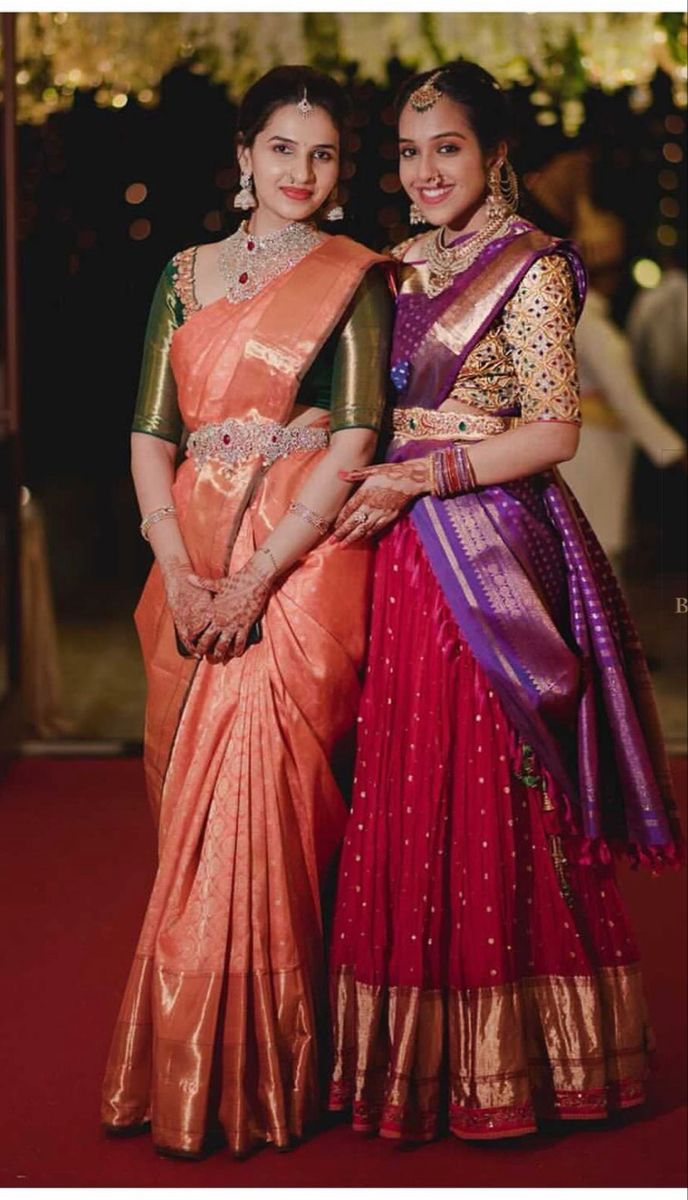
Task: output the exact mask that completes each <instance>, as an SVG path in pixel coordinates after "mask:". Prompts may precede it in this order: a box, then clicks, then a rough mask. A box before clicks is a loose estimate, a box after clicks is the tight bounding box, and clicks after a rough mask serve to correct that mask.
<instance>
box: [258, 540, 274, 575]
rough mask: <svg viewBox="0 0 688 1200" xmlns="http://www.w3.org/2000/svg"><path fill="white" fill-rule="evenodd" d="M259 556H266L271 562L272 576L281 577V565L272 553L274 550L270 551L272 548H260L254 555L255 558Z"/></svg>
mask: <svg viewBox="0 0 688 1200" xmlns="http://www.w3.org/2000/svg"><path fill="white" fill-rule="evenodd" d="M258 554H262V555H264V557H265V558H266V559H267V560H268V561H269V563H270V567H271V570H270V574H271V575H272V574H275V575H279V573H280V567H279V563H278V562H277V559H276V558H275V556H274V554H273V553H272V550H271V549H270V547H269V546H259V547H258V549H257V550H256V552H255V554H254V558H255V557H256V555H258ZM265 578H267V576H265Z"/></svg>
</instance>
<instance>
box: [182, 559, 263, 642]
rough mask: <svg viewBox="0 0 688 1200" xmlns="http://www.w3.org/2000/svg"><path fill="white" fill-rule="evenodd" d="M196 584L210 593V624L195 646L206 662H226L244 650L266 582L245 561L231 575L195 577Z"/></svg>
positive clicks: (260, 606) (261, 601)
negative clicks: (212, 577)
mask: <svg viewBox="0 0 688 1200" xmlns="http://www.w3.org/2000/svg"><path fill="white" fill-rule="evenodd" d="M198 586H199V587H202V588H204V589H206V590H207V591H212V592H213V598H212V601H211V604H212V619H211V623H210V625H209V627H208V629H207V630H206V632H205V633H204V634H203V636H202V637H201V638H199V640H198V643H197V647H198V650H199V651H200V653H201V654H204V655H205V656H206V657H207V658H208V661H209V662H212V663H219V662H226V661H227V659H228V658H236V657H239V656H240V655H241V654H243V652H244V650H245V649H246V642H247V639H248V635H249V632H250V630H251V626H252V625H253V624H254V623H255V621H256V620H257V619H258V617H259V616H260V614H261V613H262V611H263V609H264V608H265V602H266V600H267V598H268V596H269V594H270V582H269V581H268V579H267V578H266V577H265V576H264V575H262V574H261V573H260V572H259V571H258V570H257V569H256V568H255V567H254V566H253V564H252V563H250V562H248V563H246V565H245V566H244V567H242V568H241V570H240V571H237V572H235V574H234V575H229V576H226V577H224V578H222V579H199V580H198Z"/></svg>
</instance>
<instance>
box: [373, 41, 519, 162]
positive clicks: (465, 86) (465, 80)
mask: <svg viewBox="0 0 688 1200" xmlns="http://www.w3.org/2000/svg"><path fill="white" fill-rule="evenodd" d="M433 76H434V78H433ZM428 79H432V82H433V84H434V86H435V87H436V88H437V90H438V92H442V94H443V95H445V96H448V97H449V99H450V100H453V101H454V103H455V104H460V105H461V106H462V107H463V108H464V109H465V110H466V115H467V117H468V121H469V124H470V126H471V129H472V130H473V132H474V134H475V136H476V137H477V139H478V141H479V142H480V145H481V147H482V149H483V150H484V151H485V152H487V151H489V150H492V149H493V148H494V147H495V146H496V145H497V143H498V142H502V141H508V140H509V135H510V132H511V120H510V113H509V102H508V99H507V96H506V93H505V91H504V89H503V88H502V87H501V86H500V84H499V83H498V82H497V80H496V79H495V78H494V76H493V75H490V72H489V71H485V70H484V68H483V67H480V66H478V63H474V62H468V60H467V59H464V58H459V59H457V60H456V62H450V63H446V64H445V65H444V66H443V67H439V68H437V69H436V70H435V71H423V72H422V74H420V75H414V76H413V78H412V79H408V80H407V81H406V83H405V84H404V85H403V86H402V87H401V88H400V90H399V92H398V93H397V97H396V101H395V107H396V111H397V115H399V114H400V113H401V111H402V109H404V108H405V107H406V105H407V104H408V102H409V100H410V99H411V96H412V94H413V93H414V92H415V91H416V89H417V88H419V87H421V86H422V85H423V84H424V83H427V81H428Z"/></svg>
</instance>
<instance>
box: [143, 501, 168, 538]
mask: <svg viewBox="0 0 688 1200" xmlns="http://www.w3.org/2000/svg"><path fill="white" fill-rule="evenodd" d="M176 515H177V510H176V508H175V506H174V504H166V505H165V506H164V508H154V509H153V511H152V512H149V513H147V514H146V516H145V517H144V518H143V520H142V522H141V524H140V525H139V531H140V533H141V537H142V538H145V540H146V541H147V542H149V541H150V537H149V536H148V530H149V528H150V526H151V525H157V523H158V521H164V520H165V519H166V517H175V516H176Z"/></svg>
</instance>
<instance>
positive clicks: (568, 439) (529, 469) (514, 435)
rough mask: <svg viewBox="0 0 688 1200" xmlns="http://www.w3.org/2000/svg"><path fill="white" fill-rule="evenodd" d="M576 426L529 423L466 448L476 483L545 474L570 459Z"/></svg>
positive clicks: (573, 450) (497, 481)
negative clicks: (541, 472)
mask: <svg viewBox="0 0 688 1200" xmlns="http://www.w3.org/2000/svg"><path fill="white" fill-rule="evenodd" d="M578 438H579V427H578V426H577V425H573V424H567V423H566V422H563V421H531V422H530V423H529V424H525V425H519V426H517V428H516V429H508V430H507V431H506V433H500V434H499V435H498V436H497V437H491V438H486V439H485V440H484V441H483V442H478V443H476V444H475V445H473V446H467V447H466V449H467V451H468V456H469V458H470V460H471V465H472V467H473V472H474V474H475V478H476V482H477V483H479V484H481V485H482V486H483V487H485V486H489V485H490V484H491V483H508V482H509V481H510V480H512V479H522V478H524V477H525V476H527V475H536V474H537V473H538V472H539V471H547V470H549V469H550V468H551V467H554V466H556V464H557V463H560V462H566V460H567V459H569V458H573V456H574V454H575V453H576V449H577V447H578Z"/></svg>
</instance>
